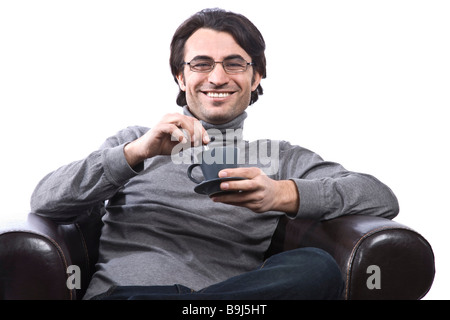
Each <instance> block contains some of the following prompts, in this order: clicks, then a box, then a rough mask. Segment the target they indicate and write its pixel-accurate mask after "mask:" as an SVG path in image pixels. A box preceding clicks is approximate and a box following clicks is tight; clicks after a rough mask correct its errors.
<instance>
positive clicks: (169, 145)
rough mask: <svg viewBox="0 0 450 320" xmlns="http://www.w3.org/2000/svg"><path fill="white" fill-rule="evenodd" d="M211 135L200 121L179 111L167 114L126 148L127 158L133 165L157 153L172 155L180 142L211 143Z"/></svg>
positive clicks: (195, 144) (192, 143)
mask: <svg viewBox="0 0 450 320" xmlns="http://www.w3.org/2000/svg"><path fill="white" fill-rule="evenodd" d="M209 141H210V140H209V136H208V133H207V132H206V130H205V128H203V126H202V125H201V123H200V121H198V120H197V119H195V118H193V117H189V116H185V115H182V114H179V113H172V114H167V115H165V116H164V117H163V118H162V119H161V121H160V122H158V123H157V124H156V125H155V126H154V127H153V128H152V129H150V130H149V131H148V132H147V133H146V134H144V135H143V136H142V137H140V138H139V139H136V140H135V141H133V142H131V143H129V144H127V145H126V146H125V148H124V153H125V158H126V159H127V162H128V164H129V165H130V166H131V167H133V166H135V165H137V164H138V163H139V162H142V161H144V160H145V159H148V158H151V157H154V156H157V155H170V154H171V152H172V149H173V148H174V147H175V146H176V145H177V144H178V143H189V142H190V143H191V145H192V146H198V145H200V144H207V143H209Z"/></svg>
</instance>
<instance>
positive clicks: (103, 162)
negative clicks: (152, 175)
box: [31, 128, 143, 223]
mask: <svg viewBox="0 0 450 320" xmlns="http://www.w3.org/2000/svg"><path fill="white" fill-rule="evenodd" d="M142 132H143V130H138V129H136V128H133V129H131V128H127V129H126V130H123V131H121V132H119V133H118V134H117V135H115V136H113V137H110V138H108V139H107V140H106V141H105V143H104V144H103V145H102V147H101V148H100V149H99V150H97V151H94V152H92V153H91V154H89V155H88V156H87V157H86V158H85V159H82V160H79V161H75V162H72V163H70V164H68V165H65V166H63V167H61V168H59V169H57V170H55V171H54V172H52V173H50V174H48V175H47V176H45V177H44V178H43V179H42V180H41V181H40V182H39V183H38V185H37V186H36V188H35V190H34V192H33V194H32V196H31V210H32V211H33V212H35V213H37V214H39V215H42V216H46V217H49V218H51V219H53V220H55V221H58V222H61V223H63V222H72V221H73V220H76V219H77V218H78V215H80V214H83V213H86V214H91V213H92V212H93V211H94V210H95V212H99V211H102V208H103V206H104V202H105V201H106V200H108V199H110V198H111V197H112V196H113V195H114V194H115V193H116V192H117V191H118V190H119V189H120V188H121V187H122V186H123V185H124V184H125V183H126V182H127V181H128V180H129V179H131V178H133V177H135V176H136V175H137V174H138V172H139V171H140V170H141V168H140V167H139V166H138V167H136V168H131V167H130V166H129V165H128V163H127V161H126V159H125V155H124V152H123V148H124V146H125V145H126V144H127V143H128V142H131V141H133V140H135V139H136V138H137V137H138V136H139V135H140V134H142Z"/></svg>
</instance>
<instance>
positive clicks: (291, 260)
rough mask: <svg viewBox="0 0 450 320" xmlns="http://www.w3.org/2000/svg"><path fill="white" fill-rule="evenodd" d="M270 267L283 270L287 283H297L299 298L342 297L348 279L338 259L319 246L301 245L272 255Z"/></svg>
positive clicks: (269, 262) (267, 265) (295, 291)
mask: <svg viewBox="0 0 450 320" xmlns="http://www.w3.org/2000/svg"><path fill="white" fill-rule="evenodd" d="M265 265H266V267H270V266H278V267H280V268H281V269H283V270H284V271H283V278H284V279H285V281H286V283H287V282H289V283H290V284H296V285H295V286H293V288H296V289H295V290H294V291H292V294H297V295H298V298H299V299H314V300H316V299H320V300H322V299H341V297H342V292H343V290H344V280H343V277H342V273H341V270H340V268H339V266H338V265H337V263H336V261H335V260H334V258H333V257H332V256H331V255H330V254H329V253H327V252H326V251H324V250H322V249H319V248H300V249H294V250H290V251H285V252H282V253H280V254H277V255H274V256H272V257H270V258H269V259H268V260H267V261H266V264H265Z"/></svg>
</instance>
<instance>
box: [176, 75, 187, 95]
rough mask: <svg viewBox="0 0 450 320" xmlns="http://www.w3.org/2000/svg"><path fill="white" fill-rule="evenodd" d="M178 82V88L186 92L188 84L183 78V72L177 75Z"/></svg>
mask: <svg viewBox="0 0 450 320" xmlns="http://www.w3.org/2000/svg"><path fill="white" fill-rule="evenodd" d="M177 81H178V86H179V87H180V90H181V91H186V83H185V82H184V76H183V73H182V72H181V73H179V74H178V75H177Z"/></svg>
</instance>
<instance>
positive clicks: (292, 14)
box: [0, 0, 450, 299]
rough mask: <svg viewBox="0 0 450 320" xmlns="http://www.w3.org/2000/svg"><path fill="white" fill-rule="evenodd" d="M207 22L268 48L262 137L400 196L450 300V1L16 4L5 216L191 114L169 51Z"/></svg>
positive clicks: (2, 78) (0, 74)
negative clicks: (124, 136) (242, 21)
mask: <svg viewBox="0 0 450 320" xmlns="http://www.w3.org/2000/svg"><path fill="white" fill-rule="evenodd" d="M206 7H223V8H225V9H227V10H231V11H236V12H240V13H243V14H244V15H246V16H247V17H248V18H250V20H252V21H253V22H254V23H255V24H256V25H257V27H258V28H259V29H260V31H261V32H262V34H263V35H264V37H265V40H266V43H267V52H266V54H267V60H268V64H267V68H268V78H267V79H266V80H264V81H263V83H262V85H263V88H264V90H265V94H264V95H263V96H262V97H261V98H260V100H259V101H258V102H257V103H256V104H255V105H253V106H251V107H250V108H249V109H248V113H249V118H248V120H247V122H246V127H245V132H246V138H247V139H249V140H254V139H257V138H274V139H275V138H276V139H285V140H289V141H291V142H293V143H296V144H300V145H302V146H304V147H306V148H309V149H311V150H313V151H315V152H317V153H318V154H320V155H321V156H322V157H323V158H325V159H327V160H331V161H336V162H339V163H341V164H343V165H344V166H345V167H346V168H347V169H349V170H353V171H360V172H365V173H370V174H373V175H375V176H376V177H378V178H379V179H380V180H382V181H383V182H385V183H386V184H388V185H389V186H390V187H391V188H392V189H393V191H394V192H395V193H396V195H397V197H398V199H399V201H400V206H401V212H400V215H399V216H398V217H397V218H396V220H397V221H398V222H400V223H403V224H406V225H408V226H410V227H412V228H413V229H415V230H417V231H418V232H420V233H421V234H422V235H424V236H425V237H426V238H427V239H428V241H429V242H430V243H431V245H432V246H433V249H434V252H435V256H436V268H437V273H436V278H435V282H434V285H433V287H432V289H431V291H430V293H429V294H428V295H427V297H426V298H427V299H448V298H449V297H450V295H449V293H448V286H449V285H450V281H449V278H450V276H449V274H450V259H449V256H448V243H449V241H448V234H449V231H448V230H449V226H448V222H449V219H448V215H449V211H450V209H449V204H448V202H449V201H448V199H449V196H448V193H449V186H448V184H449V180H450V172H449V169H448V166H449V164H450V159H449V158H450V157H449V156H450V153H449V143H448V138H449V136H450V130H449V128H448V119H449V113H447V112H446V111H447V110H448V109H449V107H450V90H449V89H450V58H449V57H450V18H449V17H450V5H449V2H448V1H434V0H426V1H425V0H423V1H414V0H407V1H406V0H405V1H399V0H388V1H384V0H378V1H363V0H355V1H337V0H333V1H319V0H317V1H298V0H297V1H281V0H280V1H267V2H266V1H261V0H259V1H248V0H247V1H242V0H239V1H231V0H229V1H211V0H208V1H157V2H156V1H112V0H108V1H96V0H89V1H80V0H78V1H63V0H57V1H46V0H41V1H20V0H15V1H12V0H11V1H7V0H0V107H1V118H0V136H1V139H2V143H1V157H0V161H1V162H0V170H1V184H0V197H1V205H2V209H1V215H2V216H3V217H22V216H25V215H26V214H27V213H28V211H29V198H30V195H31V193H32V191H33V189H34V187H35V185H36V184H37V183H38V181H39V180H40V179H41V178H42V177H43V176H44V175H45V174H47V173H48V172H50V171H52V170H54V169H56V168H57V167H59V166H61V165H64V164H66V163H68V162H71V161H73V160H78V159H81V158H84V157H85V156H87V155H88V154H89V153H90V152H91V151H94V150H95V149H96V148H97V147H98V146H99V145H100V144H101V143H102V142H103V141H104V139H105V138H107V137H108V136H110V135H113V134H115V133H116V132H117V131H118V130H120V129H122V128H124V127H126V126H129V125H144V126H150V127H151V126H152V125H154V124H155V123H156V122H157V121H158V120H159V119H160V118H161V116H162V115H164V114H165V113H167V112H174V111H175V112H176V111H180V108H179V107H177V106H176V104H175V98H176V94H177V92H178V88H177V86H176V84H175V82H174V80H173V79H172V76H171V74H170V69H169V64H168V58H169V43H170V40H171V37H172V35H173V33H174V31H175V29H176V28H177V27H178V25H179V24H180V23H181V22H182V21H184V20H185V19H186V18H187V17H188V16H190V15H191V14H193V13H195V12H197V11H199V10H201V9H203V8H206ZM3 217H2V218H3Z"/></svg>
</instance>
